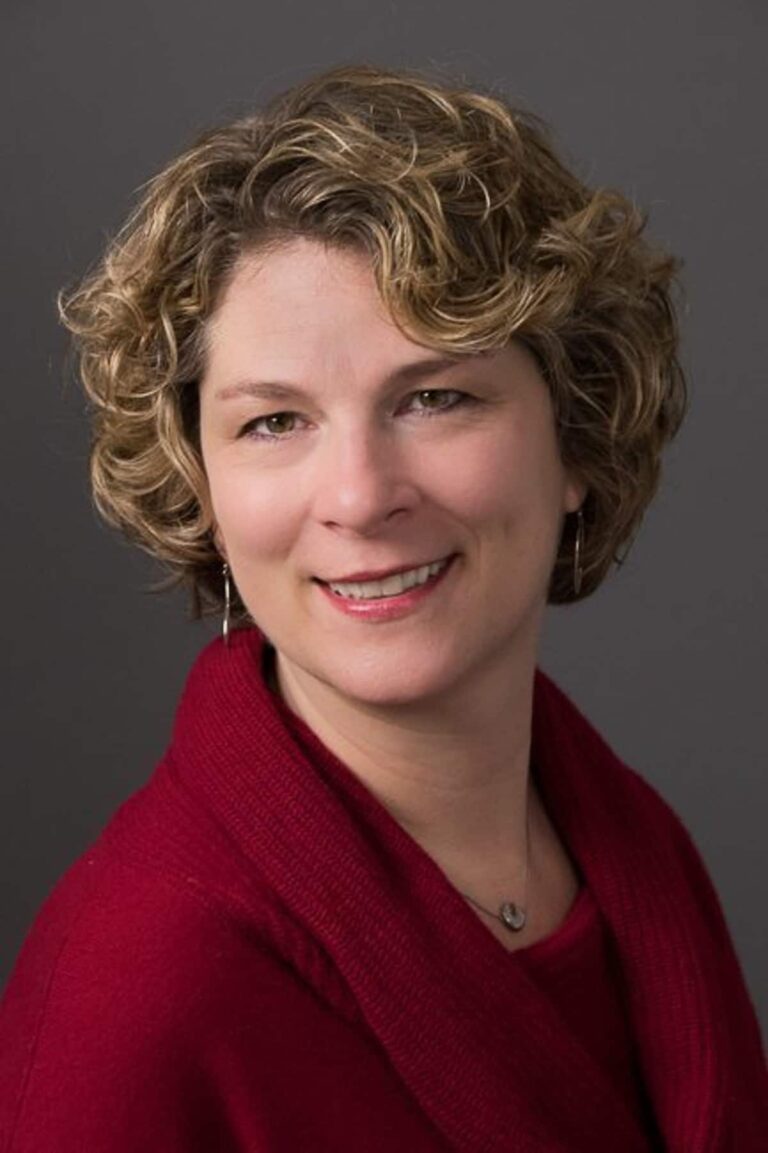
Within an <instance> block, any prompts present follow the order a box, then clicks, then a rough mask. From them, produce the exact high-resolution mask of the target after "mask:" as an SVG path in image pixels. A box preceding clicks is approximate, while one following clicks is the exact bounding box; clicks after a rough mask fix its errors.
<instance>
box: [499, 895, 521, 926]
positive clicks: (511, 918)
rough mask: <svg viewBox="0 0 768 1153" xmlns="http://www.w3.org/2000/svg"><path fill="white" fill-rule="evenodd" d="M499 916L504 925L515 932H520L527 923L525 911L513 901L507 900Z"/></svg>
mask: <svg viewBox="0 0 768 1153" xmlns="http://www.w3.org/2000/svg"><path fill="white" fill-rule="evenodd" d="M499 917H500V919H501V922H502V924H503V925H506V927H507V928H508V929H511V930H512V931H513V932H514V933H518V932H519V931H520V930H521V929H522V927H523V925H524V924H525V919H526V918H525V912H524V911H523V909H518V907H517V905H515V904H513V903H512V901H505V902H504V904H503V905H502V906H501V908H500V909H499Z"/></svg>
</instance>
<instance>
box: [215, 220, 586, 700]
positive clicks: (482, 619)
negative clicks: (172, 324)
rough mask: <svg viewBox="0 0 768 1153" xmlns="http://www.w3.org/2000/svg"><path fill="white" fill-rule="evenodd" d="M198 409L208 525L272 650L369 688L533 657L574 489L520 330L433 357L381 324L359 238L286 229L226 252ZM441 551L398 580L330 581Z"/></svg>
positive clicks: (412, 564)
mask: <svg viewBox="0 0 768 1153" xmlns="http://www.w3.org/2000/svg"><path fill="white" fill-rule="evenodd" d="M200 410H201V437H202V451H203V458H204V463H205V469H206V473H207V476H208V482H209V486H210V500H211V507H212V512H213V517H214V521H215V524H216V526H217V537H216V539H217V541H218V543H219V547H220V549H221V552H222V555H223V556H225V557H226V558H227V559H228V561H229V564H230V568H231V571H232V575H233V578H234V580H235V582H236V584H237V588H238V590H239V593H240V596H241V598H242V600H243V602H244V603H245V605H246V607H247V609H248V611H249V613H250V614H251V616H252V618H253V620H254V621H255V622H256V624H257V625H258V626H259V627H260V628H261V630H262V631H263V632H264V633H265V634H266V635H267V636H268V637H269V639H270V640H271V641H272V643H273V644H274V645H275V647H276V649H277V650H278V653H279V654H280V660H281V661H283V662H287V663H288V664H289V665H292V666H293V667H294V669H297V670H300V671H301V673H302V674H303V675H304V676H305V677H306V676H310V677H314V678H318V679H319V680H320V681H322V682H323V683H324V685H326V686H328V687H330V688H332V689H333V690H335V691H337V692H339V693H341V694H343V695H344V696H345V697H348V698H354V699H357V700H359V701H365V702H369V703H378V704H382V705H383V704H387V703H390V704H395V703H405V702H407V701H414V702H415V701H416V700H417V699H426V698H435V697H438V696H439V695H440V694H446V693H448V692H453V691H455V690H456V689H457V688H460V687H461V684H462V683H464V682H467V683H469V682H470V680H471V679H472V678H475V677H477V676H478V675H479V674H482V673H483V672H486V673H487V672H488V671H489V670H493V669H497V670H498V671H499V674H500V675H507V674H508V673H509V671H510V663H512V664H514V662H516V661H517V662H519V661H521V660H523V661H530V659H531V656H532V654H533V653H535V647H536V643H537V640H538V632H539V628H540V622H541V614H542V612H543V608H544V605H545V603H546V595H547V588H548V584H549V579H550V574H551V571H552V566H553V564H554V560H555V556H556V552H557V547H558V541H559V538H560V534H561V527H562V518H563V515H564V514H565V513H566V512H569V511H573V510H575V509H576V508H577V507H578V505H579V504H580V503H581V500H582V498H583V488H582V487H581V486H580V485H579V484H577V483H576V481H575V480H574V479H573V478H571V477H569V476H568V475H567V473H566V471H565V469H564V468H563V465H562V463H561V460H560V456H559V452H558V445H557V439H556V434H555V427H554V420H553V413H552V407H551V402H550V398H549V393H548V390H547V387H546V385H545V383H544V380H543V379H542V377H541V375H540V373H539V371H538V369H537V367H536V364H535V361H534V359H533V358H532V357H531V355H530V354H529V353H528V352H527V350H525V349H524V348H523V347H522V346H519V345H510V346H508V347H506V348H504V349H503V350H501V351H498V352H493V353H490V354H482V355H478V356H472V357H470V358H466V357H465V358H463V359H462V360H457V361H456V362H455V363H450V361H449V360H447V359H446V354H444V353H440V352H435V351H434V350H432V349H429V348H427V347H425V346H423V345H420V344H417V343H415V342H413V341H412V340H410V339H408V338H407V337H406V336H405V335H403V333H402V332H400V331H399V330H398V329H397V328H396V327H395V325H394V324H393V323H392V321H391V320H390V318H389V317H388V315H387V314H386V312H385V310H384V307H383V305H382V303H381V300H380V298H379V295H378V293H377V290H376V286H375V282H374V279H373V275H372V272H371V270H370V267H369V264H368V261H367V259H366V257H365V256H363V255H361V254H357V253H351V252H349V251H340V250H337V249H333V248H328V247H326V246H323V245H321V244H319V243H317V242H314V241H310V240H303V239H302V240H297V241H295V242H291V243H290V244H287V245H286V246H284V247H282V248H280V249H278V250H273V251H271V252H269V253H261V254H252V255H250V256H247V257H244V258H242V260H241V262H240V265H239V267H238V268H237V270H236V272H235V275H234V276H233V278H232V280H231V281H230V283H229V286H228V288H227V290H226V292H225V293H224V295H223V298H222V300H221V303H220V306H219V308H218V310H217V312H216V314H215V316H214V317H213V318H212V320H211V322H210V325H209V330H208V351H207V363H206V369H205V372H204V376H203V379H202V381H201V386H200ZM443 560H449V561H450V563H449V564H448V566H447V568H444V569H443V570H441V571H439V572H433V574H432V575H430V579H429V580H428V581H427V583H426V584H423V585H420V586H417V587H412V588H410V589H406V591H405V592H402V591H400V590H401V586H400V585H399V584H397V583H395V584H393V585H388V586H387V587H386V588H384V589H380V588H377V587H376V586H375V585H374V587H373V588H371V587H362V588H360V587H346V588H341V589H338V588H337V589H336V590H334V589H332V588H331V587H329V583H328V582H331V583H333V582H342V583H344V582H345V581H346V582H349V581H350V578H353V577H357V578H358V581H359V580H361V579H362V577H361V576H360V574H363V575H366V576H367V575H368V574H374V575H376V576H379V575H380V574H386V573H391V572H392V570H396V571H401V570H404V569H407V570H413V569H418V568H422V567H423V566H426V565H431V564H432V562H438V561H443ZM425 575H427V574H426V573H424V572H422V573H421V574H419V576H420V577H424V576H425ZM382 579H383V578H382ZM353 584H354V582H353ZM372 592H373V593H376V594H377V595H375V596H374V597H373V598H369V597H368V596H365V597H362V596H361V595H360V594H369V593H372ZM386 593H393V594H394V595H392V596H391V597H387V596H385V595H382V594H386Z"/></svg>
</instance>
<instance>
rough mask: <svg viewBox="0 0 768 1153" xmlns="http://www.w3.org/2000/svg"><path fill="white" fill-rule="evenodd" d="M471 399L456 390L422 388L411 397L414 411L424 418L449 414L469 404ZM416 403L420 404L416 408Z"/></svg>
mask: <svg viewBox="0 0 768 1153" xmlns="http://www.w3.org/2000/svg"><path fill="white" fill-rule="evenodd" d="M471 399H472V398H471V397H470V396H468V395H467V393H466V392H459V391H458V390H457V389H455V388H422V389H420V390H419V392H414V393H413V395H412V396H411V397H410V400H411V409H412V411H414V412H417V413H420V414H421V415H424V416H433V415H436V414H437V413H440V412H449V411H450V410H451V409H453V408H458V407H459V405H462V404H468V403H469V402H470V401H471ZM415 401H416V402H418V406H416V407H414V406H413V402H415Z"/></svg>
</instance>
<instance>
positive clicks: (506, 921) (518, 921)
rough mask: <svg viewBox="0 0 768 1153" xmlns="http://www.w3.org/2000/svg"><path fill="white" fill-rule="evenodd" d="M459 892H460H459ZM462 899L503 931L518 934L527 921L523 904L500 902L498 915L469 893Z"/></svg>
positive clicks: (525, 888) (527, 850) (525, 890)
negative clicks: (494, 922) (499, 923)
mask: <svg viewBox="0 0 768 1153" xmlns="http://www.w3.org/2000/svg"><path fill="white" fill-rule="evenodd" d="M530 839H531V834H530V805H528V806H527V807H526V812H525V879H524V883H523V901H524V902H525V898H526V897H527V895H528V864H529V860H530ZM459 892H461V890H459ZM461 895H462V897H466V898H467V900H468V901H471V903H472V904H473V905H474V906H475V907H476V908H478V909H480V911H481V912H482V913H486V914H487V915H488V916H489V917H493V919H494V920H495V921H501V923H502V925H503V926H504V928H505V929H509V930H510V932H512V933H519V932H520V930H521V929H522V928H524V927H525V923H526V921H527V920H528V913H527V911H526V906H525V904H523V905H518V904H517V903H516V902H515V901H502V903H501V904H500V905H499V911H498V913H494V912H493V911H492V910H491V909H486V908H485V906H484V905H481V904H480V903H479V901H476V900H475V899H474V897H470V895H469V893H461Z"/></svg>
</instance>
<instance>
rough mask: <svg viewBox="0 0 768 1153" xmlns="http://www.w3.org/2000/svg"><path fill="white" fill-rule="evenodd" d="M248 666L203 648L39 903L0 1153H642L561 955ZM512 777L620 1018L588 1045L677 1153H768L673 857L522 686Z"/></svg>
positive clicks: (707, 909) (712, 939)
mask: <svg viewBox="0 0 768 1153" xmlns="http://www.w3.org/2000/svg"><path fill="white" fill-rule="evenodd" d="M261 655H262V639H261V637H260V635H259V634H258V632H257V631H256V630H248V631H244V632H242V633H238V634H236V635H235V636H234V637H233V638H232V640H231V643H230V646H229V648H225V647H224V645H223V644H222V643H221V642H218V641H217V642H215V643H214V644H213V645H211V646H209V647H208V649H207V650H206V651H205V652H204V653H203V654H202V655H201V657H200V658H199V660H198V662H197V664H196V666H195V668H194V669H193V672H192V674H191V676H190V678H189V681H188V684H187V687H186V690H185V694H184V697H183V699H182V703H181V706H180V708H179V712H178V715H177V721H176V726H175V730H174V736H173V741H172V744H171V747H170V750H169V752H168V754H167V755H166V757H165V759H164V761H163V763H162V764H161V765H160V766H159V768H158V770H157V772H156V774H155V776H154V777H153V779H152V781H151V782H150V784H149V785H148V786H146V787H145V789H144V790H142V791H141V792H140V793H139V794H137V795H136V797H135V798H133V799H131V801H129V802H128V803H126V805H125V806H123V808H122V809H121V810H120V812H119V813H118V814H117V816H116V818H115V819H114V820H113V822H112V823H111V824H110V826H109V827H108V829H107V830H106V831H105V833H104V834H103V836H102V838H101V839H100V841H99V842H97V844H96V846H94V849H93V850H91V851H90V852H89V853H88V854H85V856H84V857H83V858H81V860H80V861H79V862H78V863H77V864H76V866H75V867H74V868H73V870H72V871H71V872H70V874H69V875H68V876H67V877H65V878H64V879H63V881H62V882H61V884H60V886H59V887H58V888H57V890H56V891H55V892H54V894H53V895H52V897H51V898H50V899H49V902H48V903H47V905H46V906H45V907H44V909H43V910H42V911H41V914H40V917H39V918H38V921H37V922H36V925H35V927H34V928H33V931H32V933H31V934H30V936H29V938H28V940H27V942H26V944H25V947H24V949H23V950H22V954H21V955H20V958H19V961H18V964H17V967H16V970H15V972H14V975H13V977H12V979H11V982H10V984H9V987H8V990H7V992H6V996H5V998H4V1001H3V1004H2V1008H0V1149H3V1150H6V1149H7V1150H8V1151H9V1153H11V1151H12V1153H38V1151H39V1153H42V1150H43V1149H45V1150H49V1149H56V1150H57V1153H70V1151H71V1153H75V1150H77V1153H86V1151H87V1150H89V1149H94V1150H95V1149H96V1148H105V1149H106V1148H109V1149H110V1150H113V1151H115V1153H122V1150H125V1151H126V1153H127V1150H128V1149H132V1150H135V1149H137V1148H146V1149H158V1150H160V1149H163V1150H166V1149H174V1150H179V1151H180V1153H181V1151H185V1153H186V1151H192V1150H195V1151H196V1150H200V1151H201V1153H202V1150H205V1151H206V1153H213V1151H214V1150H221V1151H222V1153H223V1151H225V1150H232V1151H234V1150H246V1149H249V1150H250V1149H252V1150H259V1151H262V1150H263V1151H264V1153H276V1151H278V1150H286V1151H288V1150H290V1151H291V1153H301V1151H303V1150H305V1149H306V1150H307V1151H308V1153H309V1151H311V1153H321V1151H322V1153H325V1150H328V1151H329V1153H330V1150H331V1149H335V1150H342V1149H349V1150H355V1151H357V1150H366V1153H374V1151H376V1153H378V1151H379V1150H381V1151H382V1153H383V1151H384V1150H385V1149H387V1150H391V1149H396V1148H401V1149H404V1150H405V1149H407V1150H408V1151H409V1153H422V1151H424V1153H427V1151H429V1150H439V1149H448V1148H452V1149H455V1150H462V1151H466V1153H481V1151H482V1153H502V1151H505V1153H506V1151H509V1153H513V1151H514V1153H617V1151H618V1150H621V1153H649V1150H650V1149H653V1148H656V1147H657V1146H655V1145H654V1144H653V1134H652V1133H651V1132H650V1130H649V1128H648V1127H647V1126H646V1125H645V1124H644V1122H643V1117H642V1107H641V1105H640V1104H639V1103H638V1101H637V1100H636V1099H635V1100H633V1099H632V1094H631V1093H630V1091H629V1088H628V1086H629V1084H630V1081H629V1080H628V1079H627V1077H629V1076H630V1067H629V1065H627V1068H626V1076H625V1075H624V1074H618V1075H617V1073H616V1071H615V1070H611V1069H609V1068H607V1067H606V1063H607V1057H606V1056H604V1055H602V1056H601V1054H600V1053H599V1052H597V1051H596V1048H595V1044H594V1035H593V1037H592V1043H591V1044H590V1041H589V1038H587V1037H585V1035H584V1030H583V1026H580V1024H579V1020H578V1016H579V1014H578V1013H577V1012H574V1011H573V1010H571V1011H570V1012H569V1011H568V1009H567V1001H566V1000H564V998H566V997H567V981H568V970H567V963H566V962H565V960H562V957H561V960H562V965H563V966H564V967H561V969H560V975H559V976H557V975H556V973H555V970H554V969H550V971H549V973H548V972H547V964H546V961H547V945H548V942H546V941H545V942H542V943H540V944H541V945H542V949H540V950H539V952H538V957H537V946H532V947H531V951H530V954H529V956H528V957H527V959H526V954H527V953H528V950H523V951H521V952H520V953H519V954H516V953H509V952H507V951H506V950H505V949H504V948H503V946H502V945H501V944H500V942H498V941H497V940H496V938H495V937H493V935H492V934H491V933H489V932H488V930H487V928H486V927H485V926H484V925H483V924H482V923H481V921H480V919H479V918H478V917H477V916H476V914H475V913H474V912H473V911H472V910H471V909H470V908H469V907H468V906H467V903H466V902H465V901H464V898H463V897H461V896H460V894H459V893H458V892H457V891H456V890H455V889H454V888H453V886H452V885H451V884H450V883H449V881H448V880H447V878H446V877H445V876H444V875H443V873H442V872H441V871H440V869H439V868H438V867H437V865H436V864H435V862H434V861H432V859H431V858H430V857H429V856H428V855H427V854H426V853H425V852H424V851H423V850H422V849H421V848H420V846H419V845H418V844H417V843H416V842H415V841H414V840H413V839H412V838H411V837H410V836H409V835H408V834H407V833H406V832H405V831H404V830H403V829H402V828H401V827H400V826H399V825H398V824H397V822H396V821H395V820H394V819H393V818H392V817H391V815H390V814H389V813H388V812H387V810H386V809H385V808H384V807H383V806H382V805H381V804H380V803H379V802H378V801H377V800H376V798H375V797H374V796H373V795H372V794H371V793H370V791H369V790H367V789H366V788H365V787H364V785H363V784H362V783H361V782H360V781H359V780H358V779H357V778H356V777H355V776H354V774H353V773H352V772H351V771H350V770H349V769H347V768H346V766H344V765H343V764H342V763H341V762H339V761H338V760H337V759H336V758H335V757H333V755H332V754H331V753H330V752H329V751H328V750H327V749H324V748H323V747H322V746H321V745H320V743H319V741H317V738H315V737H314V734H310V733H309V730H306V729H305V731H304V733H303V734H302V735H301V739H299V736H297V733H298V732H299V729H300V726H299V727H298V728H294V727H292V726H291V725H290V724H287V723H286V717H285V714H284V710H283V708H281V706H280V704H279V702H277V701H276V700H275V698H274V697H273V695H272V694H271V693H270V692H269V690H268V689H267V687H266V686H265V684H264V682H263V679H262V675H261ZM313 740H314V741H315V742H316V744H315V747H314V749H313V748H312V741H313ZM532 765H533V766H534V772H535V775H536V780H537V785H538V788H539V791H540V793H541V796H542V798H543V800H544V803H545V805H546V807H547V811H548V813H549V815H550V818H551V819H552V821H553V823H554V824H555V826H556V827H557V829H558V831H559V833H560V835H561V836H562V838H563V840H564V842H565V844H566V845H567V846H568V849H569V851H570V853H571V855H572V857H573V858H574V860H575V862H576V863H577V865H578V867H579V870H580V872H581V874H582V875H583V877H584V879H585V884H586V886H587V888H588V894H586V895H585V896H584V900H586V901H594V902H595V903H596V905H593V906H592V913H593V914H595V913H596V912H597V911H598V910H599V921H598V920H597V919H596V918H595V919H593V922H592V925H593V928H596V927H597V925H598V924H599V925H600V926H601V927H602V929H601V931H603V932H604V933H605V937H604V940H605V941H606V942H607V947H609V948H610V953H611V956H612V958H613V962H612V964H613V965H614V969H613V981H614V986H613V990H612V991H611V992H610V993H609V997H611V998H612V1000H611V1001H610V1002H606V990H605V989H599V990H598V993H597V995H595V994H594V992H593V994H592V995H590V992H589V985H588V984H587V985H583V986H582V996H583V998H584V1005H583V1008H584V1012H585V1013H586V1014H588V1012H589V1009H590V1008H592V1009H594V1011H595V1012H596V1013H597V1014H600V1013H602V1014H605V1013H606V1012H607V1009H606V1005H607V1004H612V1005H613V1006H614V1008H615V1007H616V1005H617V1004H619V1005H620V1001H617V1000H616V998H620V997H621V996H622V995H623V996H624V1004H623V1006H621V1008H622V1012H623V1014H624V1016H625V1020H626V1024H627V1027H628V1032H627V1033H626V1035H625V1037H624V1038H623V1039H622V1036H621V1030H620V1026H619V1025H617V1024H616V1022H617V1020H618V1018H617V1017H616V1016H615V1015H614V1016H613V1017H612V1019H611V1021H606V1029H607V1030H609V1031H612V1033H611V1035H612V1036H613V1038H614V1040H613V1041H612V1042H609V1041H608V1040H607V1038H606V1042H607V1044H609V1045H611V1044H612V1045H614V1050H615V1051H617V1052H619V1053H621V1052H622V1048H623V1046H625V1043H626V1046H627V1047H624V1048H623V1052H624V1055H625V1056H628V1055H629V1049H630V1048H631V1045H632V1042H633V1041H634V1049H635V1056H636V1061H637V1074H638V1082H637V1084H638V1085H639V1086H641V1087H642V1091H643V1092H647V1094H648V1097H649V1105H650V1110H651V1111H652V1113H653V1115H654V1116H655V1119H656V1123H657V1124H658V1126H659V1129H660V1131H661V1133H662V1134H663V1141H664V1146H665V1148H666V1149H667V1150H668V1151H669V1153H762V1151H763V1150H764V1149H765V1148H766V1145H767V1141H766V1135H767V1134H768V1076H767V1075H766V1065H765V1057H764V1054H763V1051H762V1046H761V1038H760V1033H759V1029H758V1025H757V1021H756V1018H755V1014H754V1009H753V1007H752V1005H751V1003H750V1000H749V996H748V993H747V990H746V986H745V983H744V978H743V974H742V972H741V969H740V966H739V962H738V960H737V958H736V955H735V953H734V950H733V945H732V943H731V939H730V936H729V933H728V929H727V926H726V922H725V920H724V917H723V913H722V909H721V907H720V904H719V901H718V898H717V895H716V893H715V891H714V888H713V886H712V883H711V881H710V879H709V877H708V875H707V873H706V870H705V868H704V866H703V863H702V861H701V857H700V855H699V854H698V851H697V850H696V848H695V846H694V844H693V842H692V840H691V838H690V836H689V835H688V833H687V832H686V830H685V829H684V828H683V826H682V824H681V823H680V821H679V820H678V818H677V817H676V815H675V814H674V813H673V811H672V810H671V809H670V807H669V806H668V805H667V804H666V802H665V801H664V800H663V799H662V798H661V797H660V796H659V794H658V793H657V792H656V791H655V790H654V789H653V788H652V787H651V786H650V785H649V784H647V783H646V782H644V781H643V779H642V778H641V777H640V776H638V774H636V773H634V772H633V771H632V770H630V769H628V768H626V767H625V766H623V765H622V764H621V763H620V761H619V760H618V759H617V758H616V757H615V755H614V754H613V753H612V752H611V750H610V749H609V748H608V747H607V746H606V744H605V743H604V742H603V741H602V739H601V738H600V737H599V735H598V734H597V733H596V732H595V731H594V729H593V728H592V727H591V726H590V725H589V724H588V722H587V721H586V720H585V719H584V718H583V717H582V716H581V715H580V714H579V713H578V711H577V710H576V709H575V708H574V706H573V705H572V704H571V703H570V702H569V701H568V700H567V698H566V697H565V696H564V695H563V694H562V693H561V692H560V691H559V690H558V689H557V688H556V687H555V686H554V684H553V683H552V682H551V681H549V680H548V679H547V678H546V677H545V676H544V675H543V674H541V673H537V679H536V686H535V693H534V717H533V743H532ZM580 915H581V914H580V913H579V910H578V909H574V910H572V917H573V916H580ZM561 929H563V933H562V934H561V940H560V942H559V943H560V944H563V945H565V944H567V936H568V931H569V925H568V923H566V925H565V926H562V927H561ZM557 936H558V935H557V934H555V936H554V937H553V942H552V944H553V952H552V954H551V956H550V960H551V961H552V962H555V961H556V959H557V957H556V954H557V944H558V942H557ZM584 940H585V943H586V942H587V941H588V940H589V941H591V942H592V946H594V941H595V937H594V935H593V934H592V935H590V936H589V937H585V939H584ZM592 946H590V947H592ZM606 956H607V954H606ZM583 962H584V952H583V951H581V952H580V953H579V955H578V957H576V958H575V964H576V965H578V964H579V963H582V964H583ZM556 981H559V982H560V986H559V987H560V989H561V995H560V998H559V999H558V995H557V993H556V990H555V985H554V984H553V982H556ZM604 1052H605V1051H604ZM75 1096H76V1097H77V1098H78V1104H77V1107H75V1106H73V1105H72V1104H71V1101H72V1100H74V1099H75ZM84 1102H87V1103H84ZM100 1125H102V1126H104V1128H103V1129H101V1130H100V1129H99V1126H100ZM57 1127H58V1128H57ZM102 1134H103V1135H104V1139H103V1143H102V1144H99V1143H98V1142H99V1141H100V1140H101V1135H102ZM107 1136H108V1137H109V1140H108V1141H107Z"/></svg>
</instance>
